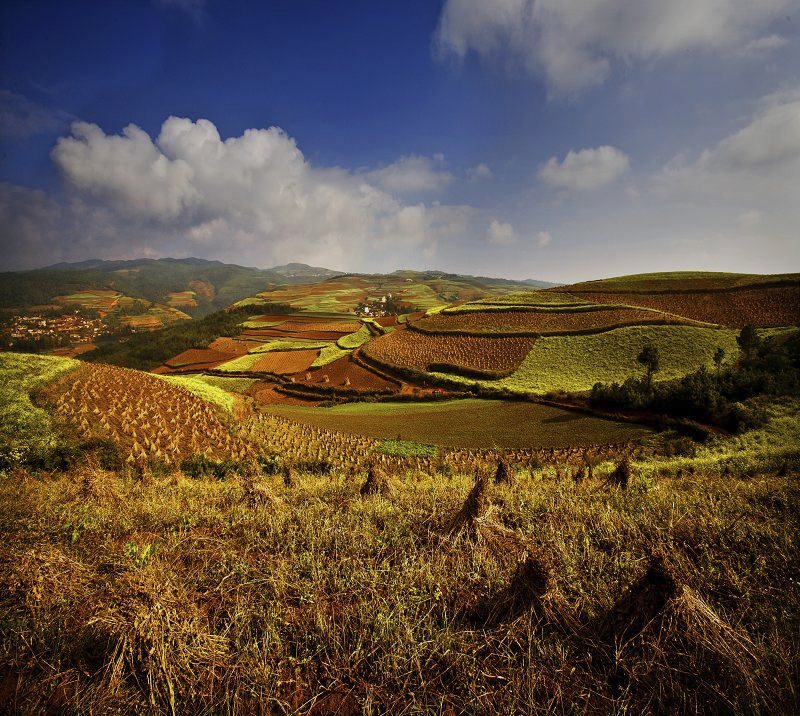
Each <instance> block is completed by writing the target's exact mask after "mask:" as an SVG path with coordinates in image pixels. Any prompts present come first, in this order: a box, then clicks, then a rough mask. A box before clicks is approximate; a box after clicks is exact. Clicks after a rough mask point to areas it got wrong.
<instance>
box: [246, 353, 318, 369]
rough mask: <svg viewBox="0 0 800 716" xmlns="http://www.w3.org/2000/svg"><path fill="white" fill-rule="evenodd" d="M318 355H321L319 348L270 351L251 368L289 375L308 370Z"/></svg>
mask: <svg viewBox="0 0 800 716" xmlns="http://www.w3.org/2000/svg"><path fill="white" fill-rule="evenodd" d="M317 356H319V350H302V351H270V352H269V353H265V354H264V355H263V356H262V357H261V358H259V359H258V360H257V361H256V362H255V363H254V364H253V367H252V368H251V369H250V370H251V371H254V372H257V373H260V372H264V373H276V374H277V375H289V374H291V373H298V372H299V371H301V370H308V368H309V366H310V365H311V364H312V363H313V362H314V361H315V360H316V359H317Z"/></svg>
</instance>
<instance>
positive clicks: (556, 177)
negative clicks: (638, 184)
mask: <svg viewBox="0 0 800 716" xmlns="http://www.w3.org/2000/svg"><path fill="white" fill-rule="evenodd" d="M629 167H630V160H629V159H628V156H627V154H625V152H623V151H621V150H620V149H617V148H616V147H609V146H602V147H597V148H596V149H581V150H580V151H578V152H576V151H572V150H570V151H569V152H568V153H567V156H566V157H564V159H563V161H558V159H557V158H556V157H551V158H550V159H549V160H548V161H547V163H546V164H544V165H543V166H542V167H540V169H539V174H538V175H539V178H540V179H541V180H542V181H544V182H545V183H546V184H548V185H550V186H551V187H553V188H556V189H567V190H570V191H591V190H593V189H599V188H601V187H603V186H606V185H607V184H610V183H611V182H613V181H614V180H615V179H617V178H618V177H619V176H621V175H622V174H623V173H625V172H626V171H627V170H628V168H629Z"/></svg>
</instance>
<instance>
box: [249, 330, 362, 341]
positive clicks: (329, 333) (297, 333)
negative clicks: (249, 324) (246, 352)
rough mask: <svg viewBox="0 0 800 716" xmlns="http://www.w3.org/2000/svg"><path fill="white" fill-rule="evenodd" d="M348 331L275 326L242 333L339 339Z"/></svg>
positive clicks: (269, 336)
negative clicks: (291, 328) (292, 329)
mask: <svg viewBox="0 0 800 716" xmlns="http://www.w3.org/2000/svg"><path fill="white" fill-rule="evenodd" d="M347 333H352V331H347V332H345V333H342V332H341V331H336V332H332V331H282V330H277V329H275V328H248V329H247V330H246V331H244V332H243V333H242V335H243V336H245V337H247V338H282V339H284V340H291V339H295V340H296V339H298V338H303V339H307V340H312V341H338V340H339V339H340V338H341V337H342V336H346V335H347Z"/></svg>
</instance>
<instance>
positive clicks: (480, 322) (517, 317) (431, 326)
mask: <svg viewBox="0 0 800 716" xmlns="http://www.w3.org/2000/svg"><path fill="white" fill-rule="evenodd" d="M648 323H676V324H680V323H691V321H690V320H689V319H686V318H682V317H681V316H669V315H664V314H660V313H656V312H654V311H645V310H640V309H631V308H611V309H605V310H591V311H563V312H555V311H541V312H539V311H466V312H464V313H460V314H442V313H439V314H436V315H433V316H429V317H428V318H423V319H421V320H419V321H416V322H414V323H413V327H414V328H418V329H419V330H420V331H425V332H431V333H459V332H466V333H483V334H489V335H490V334H492V333H540V334H541V333H544V334H548V333H573V332H581V331H593V330H602V329H604V328H608V329H611V328H615V327H617V326H621V325H639V324H648Z"/></svg>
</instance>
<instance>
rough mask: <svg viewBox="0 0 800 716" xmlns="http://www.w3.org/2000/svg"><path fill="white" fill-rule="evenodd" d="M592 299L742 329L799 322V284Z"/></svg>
mask: <svg viewBox="0 0 800 716" xmlns="http://www.w3.org/2000/svg"><path fill="white" fill-rule="evenodd" d="M581 295H583V296H585V297H586V298H588V299H590V300H593V301H600V302H603V303H624V304H628V305H631V304H632V305H638V306H645V307H647V308H656V309H658V310H660V311H669V312H671V313H677V314H679V315H681V316H686V317H687V318H692V319H694V320H696V321H706V322H709V323H719V324H720V325H723V326H730V327H732V328H741V327H743V326H746V325H748V324H752V325H754V326H758V327H761V328H770V327H777V326H797V325H800V283H799V284H797V285H795V286H779V287H775V288H752V289H749V288H748V289H736V290H729V291H714V292H696V293H599V292H598V293H590V292H586V293H583V294H581Z"/></svg>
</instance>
